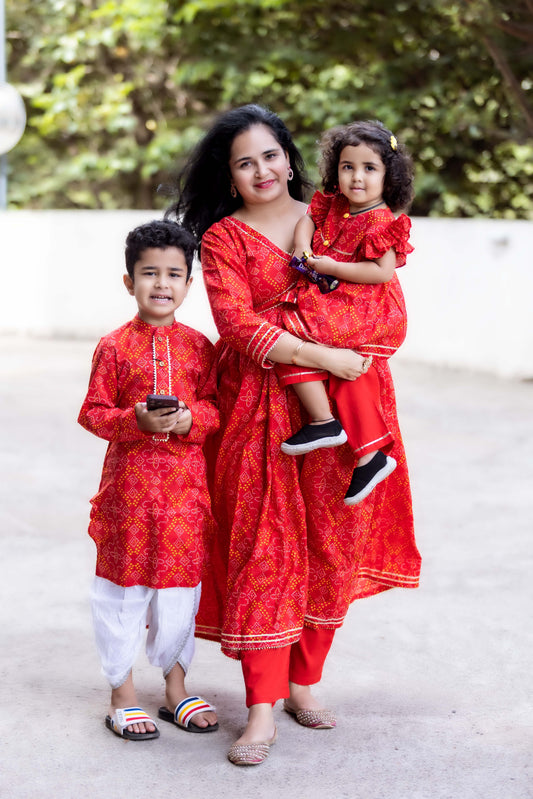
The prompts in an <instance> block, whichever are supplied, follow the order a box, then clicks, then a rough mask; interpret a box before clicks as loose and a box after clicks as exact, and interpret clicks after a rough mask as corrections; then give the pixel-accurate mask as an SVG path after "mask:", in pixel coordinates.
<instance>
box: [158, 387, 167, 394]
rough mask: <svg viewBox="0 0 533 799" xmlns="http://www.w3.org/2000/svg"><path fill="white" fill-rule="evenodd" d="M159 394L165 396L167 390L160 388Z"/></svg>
mask: <svg viewBox="0 0 533 799" xmlns="http://www.w3.org/2000/svg"><path fill="white" fill-rule="evenodd" d="M157 393H158V394H164V393H165V389H164V388H160V389H159V391H158V392H157Z"/></svg>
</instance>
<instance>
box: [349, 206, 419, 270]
mask: <svg viewBox="0 0 533 799" xmlns="http://www.w3.org/2000/svg"><path fill="white" fill-rule="evenodd" d="M410 230H411V220H410V219H409V217H408V216H406V215H405V214H401V215H400V216H399V217H398V218H397V219H392V220H391V221H390V222H387V223H385V224H380V225H376V226H375V227H374V228H373V229H371V230H369V231H368V233H367V234H366V236H365V240H364V242H363V244H362V249H361V253H360V255H361V256H362V257H363V258H367V259H368V260H372V259H374V258H381V257H382V256H383V255H385V253H386V252H387V250H390V248H391V247H394V250H395V252H396V267H399V266H404V265H405V261H406V259H407V256H408V255H409V253H410V252H413V249H414V248H413V247H412V246H411V245H410V244H409V233H410Z"/></svg>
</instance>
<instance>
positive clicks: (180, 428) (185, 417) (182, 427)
mask: <svg viewBox="0 0 533 799" xmlns="http://www.w3.org/2000/svg"><path fill="white" fill-rule="evenodd" d="M177 414H178V418H177V421H176V422H175V424H174V427H173V428H172V432H173V433H175V434H176V435H177V436H186V435H187V434H188V433H189V432H190V429H191V427H192V413H191V412H190V410H189V408H187V406H186V405H185V403H184V402H182V401H181V400H180V407H179V410H178V411H177Z"/></svg>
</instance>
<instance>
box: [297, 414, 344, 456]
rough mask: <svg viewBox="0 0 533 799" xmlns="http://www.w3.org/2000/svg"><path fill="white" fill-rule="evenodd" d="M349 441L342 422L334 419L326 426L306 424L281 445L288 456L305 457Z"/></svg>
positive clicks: (326, 423)
mask: <svg viewBox="0 0 533 799" xmlns="http://www.w3.org/2000/svg"><path fill="white" fill-rule="evenodd" d="M347 440H348V436H347V435H346V433H345V432H344V429H343V427H342V425H341V423H340V422H338V421H337V420H336V419H332V420H331V422H325V424H305V425H304V426H303V427H302V429H301V430H298V432H297V433H295V434H294V435H293V436H291V437H290V438H288V439H287V441H284V442H283V444H282V445H281V449H282V452H285V454H286V455H304V454H305V453H306V452H312V451H313V450H314V449H320V448H321V447H339V446H340V445H341V444H344V443H345V442H346V441H347Z"/></svg>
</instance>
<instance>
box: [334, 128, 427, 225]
mask: <svg viewBox="0 0 533 799" xmlns="http://www.w3.org/2000/svg"><path fill="white" fill-rule="evenodd" d="M359 144H366V145H367V146H368V147H370V149H372V150H374V152H375V153H376V154H377V155H379V157H380V158H381V160H382V161H383V164H384V166H385V179H384V182H383V201H384V202H385V203H387V205H388V206H389V208H390V209H391V211H400V210H407V209H408V208H409V206H410V205H411V203H412V201H413V197H414V187H413V162H412V160H411V156H410V155H409V153H408V152H407V150H406V149H405V147H404V146H403V145H402V144H400V142H399V141H397V140H396V137H395V136H393V134H392V133H391V131H390V130H388V129H387V128H386V127H385V125H383V124H382V123H381V122H378V121H371V120H368V121H366V122H350V123H349V124H348V125H339V126H338V127H335V128H331V130H327V131H326V132H325V133H324V134H323V135H322V138H321V139H320V153H321V158H320V163H319V168H320V174H321V176H322V185H323V187H324V191H325V192H326V193H328V194H334V193H335V192H337V191H338V190H339V183H338V168H339V160H340V155H341V152H342V150H343V149H344V148H345V147H349V146H353V147H357V145H359Z"/></svg>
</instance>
